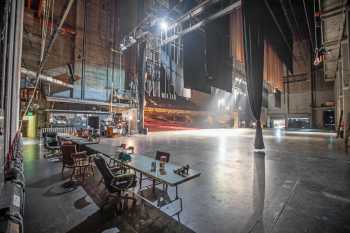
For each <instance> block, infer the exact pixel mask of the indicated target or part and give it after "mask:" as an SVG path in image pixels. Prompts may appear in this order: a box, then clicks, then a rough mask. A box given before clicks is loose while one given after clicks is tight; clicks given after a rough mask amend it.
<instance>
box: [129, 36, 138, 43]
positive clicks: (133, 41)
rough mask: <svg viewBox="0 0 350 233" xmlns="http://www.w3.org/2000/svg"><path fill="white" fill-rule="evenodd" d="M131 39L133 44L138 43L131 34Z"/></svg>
mask: <svg viewBox="0 0 350 233" xmlns="http://www.w3.org/2000/svg"><path fill="white" fill-rule="evenodd" d="M129 40H130V43H131V44H133V43H136V40H135V38H134V37H133V36H129Z"/></svg>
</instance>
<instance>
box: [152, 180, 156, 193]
mask: <svg viewBox="0 0 350 233" xmlns="http://www.w3.org/2000/svg"><path fill="white" fill-rule="evenodd" d="M155 191H156V181H155V180H152V192H153V193H154V192H155Z"/></svg>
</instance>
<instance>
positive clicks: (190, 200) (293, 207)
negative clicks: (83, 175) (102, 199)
mask: <svg viewBox="0 0 350 233" xmlns="http://www.w3.org/2000/svg"><path fill="white" fill-rule="evenodd" d="M264 135H265V145H266V150H265V153H254V152H253V147H252V142H253V137H254V131H252V130H246V129H235V130H230V129H227V130H226V129H220V130H195V131H177V132H159V133H151V134H149V135H148V136H141V135H138V136H132V137H127V138H115V139H104V140H103V141H102V143H106V144H111V143H115V144H120V143H121V142H125V143H127V144H128V145H130V146H134V147H135V148H136V152H138V153H143V154H146V155H149V156H152V157H153V156H154V155H155V152H156V150H163V151H168V152H170V153H171V159H170V161H171V162H173V163H176V164H179V165H185V164H189V165H191V166H192V168H193V169H196V170H199V171H201V172H202V174H201V176H200V177H199V178H197V179H195V180H192V181H190V182H188V183H186V184H184V185H182V186H181V187H180V194H181V196H182V197H183V198H184V210H183V212H182V213H181V218H180V219H181V223H182V224H183V225H179V224H177V222H176V221H175V219H170V218H168V217H167V216H166V215H165V214H163V213H158V211H157V210H154V209H153V208H148V207H146V208H138V209H136V210H134V212H131V213H127V214H125V216H119V217H117V218H115V217H113V215H111V216H108V214H107V216H103V215H101V214H100V213H99V207H98V206H97V205H96V204H95V201H94V198H93V193H91V188H90V189H89V185H90V187H91V186H93V183H90V184H89V183H88V184H87V185H85V186H84V187H81V186H79V187H77V188H76V189H73V190H66V189H63V188H62V187H61V184H62V183H64V182H65V181H64V180H62V177H61V175H60V168H61V166H60V164H59V163H55V162H50V161H47V160H46V159H43V158H42V155H40V154H39V151H40V147H39V146H38V144H37V142H36V141H30V140H25V144H26V146H25V173H26V179H27V189H26V191H27V205H26V212H25V227H26V232H28V233H34V232H35V233H40V232H50V233H55V232H57V233H64V232H70V233H73V232H74V233H75V232H84V233H87V232H101V231H102V229H106V228H108V227H111V226H115V225H117V226H118V227H119V228H120V229H121V232H192V231H194V232H198V233H201V232H204V233H205V232H210V233H211V232H243V233H248V232H278V233H280V232H283V233H288V232H291V233H292V232H293V233H294V232H329V233H333V232H350V221H349V219H350V155H347V154H345V153H344V152H343V149H342V147H341V143H339V142H338V141H337V139H335V136H334V135H333V134H329V133H317V132H288V133H286V132H284V131H280V130H275V131H271V130H266V131H264ZM67 177H68V173H67ZM91 182H93V181H91ZM170 192H172V190H171V191H170ZM101 216H103V217H101ZM140 219H141V220H140ZM150 219H151V220H150ZM140 221H141V222H140ZM147 221H149V223H148V222H147Z"/></svg>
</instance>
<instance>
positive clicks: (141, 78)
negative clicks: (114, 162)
mask: <svg viewBox="0 0 350 233" xmlns="http://www.w3.org/2000/svg"><path fill="white" fill-rule="evenodd" d="M145 47H146V42H139V43H138V45H137V57H138V60H137V68H138V72H137V73H138V74H137V75H138V77H137V78H138V86H137V88H138V91H137V92H138V101H139V105H138V124H137V127H138V131H139V133H143V132H144V105H145Z"/></svg>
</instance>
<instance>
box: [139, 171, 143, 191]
mask: <svg viewBox="0 0 350 233" xmlns="http://www.w3.org/2000/svg"><path fill="white" fill-rule="evenodd" d="M139 186H140V187H139V189H140V191H141V188H142V173H140V184H139Z"/></svg>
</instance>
